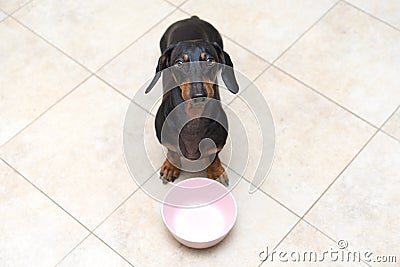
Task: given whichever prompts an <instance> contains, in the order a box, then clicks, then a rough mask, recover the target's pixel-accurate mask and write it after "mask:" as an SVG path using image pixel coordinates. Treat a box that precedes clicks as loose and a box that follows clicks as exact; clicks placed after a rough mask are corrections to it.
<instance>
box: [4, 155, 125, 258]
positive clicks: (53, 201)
mask: <svg viewBox="0 0 400 267" xmlns="http://www.w3.org/2000/svg"><path fill="white" fill-rule="evenodd" d="M0 160H1V161H3V162H4V163H5V164H6V165H7V166H8V167H10V168H11V169H13V170H14V172H16V173H17V174H18V175H19V176H21V177H22V178H23V179H24V180H25V181H27V182H28V183H29V184H31V185H32V186H33V187H34V188H35V189H37V190H38V191H39V192H40V193H42V194H43V195H44V196H45V197H46V198H47V199H48V200H50V201H51V202H52V203H54V204H55V205H56V206H58V207H59V208H60V209H61V210H62V211H64V212H65V213H66V214H67V215H69V216H70V217H71V218H72V219H74V220H75V221H76V222H77V223H78V224H80V225H81V226H82V227H83V228H84V229H85V230H87V231H88V232H89V233H90V234H93V235H94V236H96V237H97V238H98V239H99V240H101V241H102V242H103V243H104V244H106V245H107V246H108V247H109V248H110V249H112V250H113V251H114V252H115V253H117V254H118V255H119V256H120V257H121V258H123V259H124V260H125V261H126V262H127V263H128V264H130V265H132V266H133V264H131V263H130V262H129V261H128V260H127V259H126V258H125V257H123V256H122V255H121V254H120V253H118V252H117V251H115V250H114V249H113V248H112V247H111V246H109V245H108V244H107V243H105V242H104V241H103V240H102V239H100V238H99V237H98V236H97V235H96V234H94V233H93V231H91V230H90V229H89V228H88V227H87V226H86V225H84V224H83V223H82V222H81V221H79V220H78V219H77V218H76V217H74V216H73V215H72V214H71V213H70V212H68V211H67V210H66V209H64V208H63V207H62V206H61V205H60V204H58V203H57V202H56V201H55V200H53V199H52V198H51V197H50V196H49V195H47V194H46V193H45V192H44V191H43V190H42V189H40V188H39V187H38V186H36V185H35V184H34V183H32V182H31V181H30V180H29V179H28V178H26V177H25V176H24V175H23V174H22V173H20V172H19V171H18V170H17V169H16V168H14V167H13V166H12V165H11V164H10V163H8V162H7V161H6V160H4V159H3V158H1V157H0ZM86 238H87V237H86ZM76 247H77V246H76ZM71 252H72V251H70V253H71Z"/></svg>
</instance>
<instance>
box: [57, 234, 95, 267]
mask: <svg viewBox="0 0 400 267" xmlns="http://www.w3.org/2000/svg"><path fill="white" fill-rule="evenodd" d="M91 235H92V233H89V234H88V235H87V236H85V237H84V238H83V239H82V240H81V241H79V242H78V244H76V245H75V246H74V247H73V248H72V249H71V250H70V251H69V252H68V253H67V254H65V255H64V256H63V257H62V258H61V260H59V261H58V262H57V263H56V264H55V265H54V266H58V265H59V264H60V263H61V262H63V261H64V260H65V259H66V258H67V257H68V256H69V255H70V254H71V253H72V252H73V251H74V250H75V249H76V248H77V247H79V246H80V245H81V244H82V243H83V242H84V241H85V240H86V239H88V237H89V236H91Z"/></svg>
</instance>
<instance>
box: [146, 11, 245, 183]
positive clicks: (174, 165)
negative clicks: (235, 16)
mask: <svg viewBox="0 0 400 267" xmlns="http://www.w3.org/2000/svg"><path fill="white" fill-rule="evenodd" d="M160 48H161V52H162V55H161V57H160V58H159V61H158V65H157V69H156V75H155V76H154V79H153V80H152V82H151V83H150V85H149V86H148V88H147V89H146V93H148V92H149V91H150V90H151V89H152V88H153V87H154V85H155V84H156V83H157V81H158V79H159V78H160V76H161V71H163V70H165V71H164V72H163V100H162V104H161V106H160V107H159V109H158V112H157V116H156V121H155V128H156V134H157V138H158V140H159V141H160V143H161V144H162V145H164V146H165V147H166V148H167V149H168V153H167V159H166V160H165V162H164V164H163V165H162V167H161V169H160V176H161V178H162V179H163V181H164V182H166V181H172V182H173V181H174V180H175V179H176V178H177V177H178V176H179V174H180V162H181V161H180V160H181V157H182V156H183V157H185V158H186V159H189V160H197V159H199V158H208V159H209V160H210V162H209V163H210V164H209V166H208V167H207V175H208V178H210V179H217V180H218V181H220V182H222V183H223V184H225V185H227V183H228V178H227V176H226V173H225V169H224V168H223V167H222V165H221V161H220V159H219V157H218V153H219V151H220V150H221V149H222V148H223V146H224V145H225V143H226V139H227V135H228V132H227V131H228V127H227V126H228V123H227V117H226V114H225V112H224V110H223V109H222V106H221V103H220V101H219V100H220V94H219V88H218V85H217V74H218V72H219V71H220V70H221V77H222V79H223V81H224V83H225V85H226V87H227V89H228V90H229V91H231V92H232V93H234V94H236V93H237V92H238V90H239V86H238V84H237V81H236V78H235V74H234V71H233V64H232V61H231V59H230V57H229V55H228V54H227V53H226V52H225V51H224V50H223V43H222V38H221V35H220V34H219V32H218V31H217V30H216V29H215V28H214V27H213V26H212V25H211V24H209V23H208V22H206V21H203V20H201V19H199V18H198V17H197V16H193V17H191V18H189V19H184V20H181V21H178V22H176V23H174V24H172V25H171V26H170V27H169V28H168V29H167V30H166V32H165V33H164V35H163V36H162V38H161V41H160ZM167 70H168V71H167ZM211 100H213V101H211ZM214 100H216V101H214ZM209 103H212V104H209ZM215 103H217V104H215ZM179 105H181V106H182V105H183V106H184V108H182V109H179V112H180V113H179V114H178V115H179V116H181V117H182V118H186V120H187V121H188V122H187V123H186V124H185V125H184V127H183V128H179V127H178V126H177V125H176V123H175V122H174V121H173V120H172V121H171V119H167V117H168V116H169V115H170V113H171V112H172V111H173V110H174V109H175V108H176V107H178V106H179ZM204 113H207V114H208V115H207V116H203V114H204ZM205 138H209V139H211V140H212V141H213V142H214V144H215V145H214V146H213V147H212V149H209V150H206V151H201V152H200V150H199V144H200V142H201V141H202V140H203V139H205Z"/></svg>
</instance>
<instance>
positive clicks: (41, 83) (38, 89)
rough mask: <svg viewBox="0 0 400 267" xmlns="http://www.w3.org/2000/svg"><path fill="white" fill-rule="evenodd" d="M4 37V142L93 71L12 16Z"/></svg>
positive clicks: (0, 35) (0, 123) (0, 132)
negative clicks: (70, 57) (33, 32)
mask: <svg viewBox="0 0 400 267" xmlns="http://www.w3.org/2000/svg"><path fill="white" fill-rule="evenodd" d="M0 39H2V40H5V41H4V42H1V43H0V54H1V60H0V73H1V76H0V86H1V90H0V110H1V116H0V145H2V144H4V143H5V142H6V141H7V140H9V139H10V138H11V137H13V136H14V135H15V134H16V133H17V132H19V131H20V130H21V129H22V128H24V127H25V126H26V125H27V124H29V123H30V122H31V121H32V120H33V119H35V118H36V117H37V116H39V115H40V114H41V113H42V112H43V111H45V110H46V109H47V108H48V107H49V106H51V105H52V104H53V103H55V102H56V101H57V100H58V99H60V98H61V97H62V96H64V95H65V94H67V92H69V91H70V90H72V89H73V88H74V87H75V86H76V85H78V84H79V82H81V81H83V80H84V78H85V77H87V76H88V75H89V74H88V72H87V71H85V70H84V69H83V68H81V67H80V66H79V65H77V64H76V63H74V62H73V61H72V60H70V59H68V58H67V57H65V56H64V55H62V54H61V53H60V52H58V51H57V50H56V49H54V48H52V47H51V46H49V45H47V44H46V43H45V42H44V41H42V40H40V39H39V38H38V37H36V36H35V35H34V34H32V33H31V32H29V31H28V30H26V29H25V28H24V27H22V26H21V25H19V24H18V23H16V22H15V21H13V20H12V19H6V20H5V21H3V22H1V23H0Z"/></svg>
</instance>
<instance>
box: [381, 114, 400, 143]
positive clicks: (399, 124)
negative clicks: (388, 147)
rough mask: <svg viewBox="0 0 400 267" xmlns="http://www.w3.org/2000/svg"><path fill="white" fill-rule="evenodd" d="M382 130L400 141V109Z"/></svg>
mask: <svg viewBox="0 0 400 267" xmlns="http://www.w3.org/2000/svg"><path fill="white" fill-rule="evenodd" d="M382 129H383V130H384V131H386V132H387V133H389V134H391V135H392V136H394V137H395V138H397V139H399V140H400V109H399V110H397V112H396V113H395V114H394V115H393V116H392V117H391V118H390V119H389V120H388V121H387V122H386V123H385V125H384V126H383V128H382Z"/></svg>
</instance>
